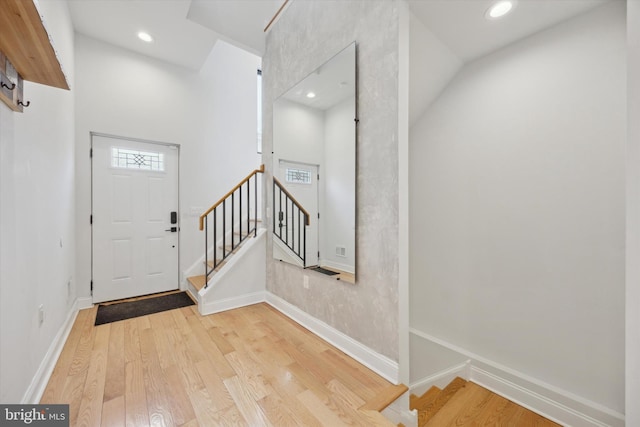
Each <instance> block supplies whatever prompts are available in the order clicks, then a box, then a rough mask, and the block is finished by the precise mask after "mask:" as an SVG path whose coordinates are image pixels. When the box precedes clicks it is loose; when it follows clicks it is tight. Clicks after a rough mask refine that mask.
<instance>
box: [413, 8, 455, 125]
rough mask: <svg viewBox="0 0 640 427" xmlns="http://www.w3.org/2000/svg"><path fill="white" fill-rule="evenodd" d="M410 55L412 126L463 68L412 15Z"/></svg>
mask: <svg viewBox="0 0 640 427" xmlns="http://www.w3.org/2000/svg"><path fill="white" fill-rule="evenodd" d="M409 52H410V56H409V87H410V88H411V90H410V91H409V112H410V113H409V123H410V125H411V126H413V125H414V124H415V123H416V122H417V121H418V119H419V118H420V117H421V116H422V115H423V114H424V113H425V111H426V110H427V108H429V105H431V103H432V102H433V101H434V100H435V99H436V98H437V97H438V95H440V93H441V92H442V91H443V90H444V89H445V87H446V86H447V85H448V84H449V82H450V81H451V79H452V78H453V77H454V76H455V75H456V73H457V72H458V71H459V70H460V68H462V60H461V59H460V58H458V57H457V56H456V55H455V54H454V53H453V52H452V51H451V49H449V48H448V47H447V46H446V45H445V44H444V43H442V41H440V39H438V37H436V35H435V34H433V33H432V32H431V31H430V30H429V29H428V28H427V27H426V26H425V25H424V24H423V23H422V22H421V21H420V20H419V19H418V17H417V16H416V15H415V14H413V13H410V14H409Z"/></svg>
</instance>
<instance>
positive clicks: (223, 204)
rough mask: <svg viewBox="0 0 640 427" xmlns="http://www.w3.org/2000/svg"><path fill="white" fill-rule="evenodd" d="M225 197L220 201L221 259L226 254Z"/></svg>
mask: <svg viewBox="0 0 640 427" xmlns="http://www.w3.org/2000/svg"><path fill="white" fill-rule="evenodd" d="M226 204H227V199H224V200H223V202H222V259H225V257H226V256H227V207H226Z"/></svg>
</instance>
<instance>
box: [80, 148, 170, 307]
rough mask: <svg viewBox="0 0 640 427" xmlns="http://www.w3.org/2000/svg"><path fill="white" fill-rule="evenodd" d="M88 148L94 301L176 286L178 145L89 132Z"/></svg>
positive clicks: (167, 289)
mask: <svg viewBox="0 0 640 427" xmlns="http://www.w3.org/2000/svg"><path fill="white" fill-rule="evenodd" d="M92 149H93V157H92V197H93V209H92V221H93V228H92V237H93V302H101V301H110V300H115V299H122V298H130V297H133V296H139V295H146V294H151V293H156V292H163V291H169V290H173V289H178V287H179V278H178V231H179V224H178V148H177V146H170V145H162V144H153V143H149V142H140V141H134V140H127V139H125V138H116V137H108V136H103V135H92ZM173 212H174V213H173Z"/></svg>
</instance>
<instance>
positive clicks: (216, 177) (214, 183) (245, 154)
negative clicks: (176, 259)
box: [76, 35, 260, 296]
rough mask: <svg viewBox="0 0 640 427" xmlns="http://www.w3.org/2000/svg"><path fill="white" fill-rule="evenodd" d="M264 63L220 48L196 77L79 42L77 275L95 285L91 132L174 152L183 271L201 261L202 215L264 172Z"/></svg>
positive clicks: (84, 291) (85, 290)
mask: <svg viewBox="0 0 640 427" xmlns="http://www.w3.org/2000/svg"><path fill="white" fill-rule="evenodd" d="M259 65H260V58H259V57H257V56H255V55H253V54H250V53H247V52H245V51H243V50H240V49H238V48H235V47H233V46H231V45H229V44H227V43H225V42H221V41H219V42H218V43H217V44H216V45H215V47H214V48H213V50H212V52H211V54H210V55H209V58H208V59H207V60H206V62H205V64H204V66H203V68H202V70H201V71H200V72H199V73H196V72H192V71H190V70H187V69H185V68H181V67H178V66H174V65H171V64H168V63H165V62H163V61H159V60H156V59H152V58H149V57H146V56H143V55H139V54H136V53H133V52H130V51H127V50H124V49H121V48H118V47H115V46H112V45H109V44H106V43H103V42H100V41H97V40H95V39H92V38H89V37H86V36H84V35H77V37H76V67H77V75H78V79H77V90H76V105H77V119H76V120H77V126H76V156H77V160H76V170H77V180H76V184H77V188H76V190H77V203H76V209H77V247H78V259H77V277H78V283H79V294H80V295H82V296H89V284H90V280H91V270H90V265H91V258H90V254H91V229H90V226H89V220H88V219H89V215H90V210H91V203H90V200H91V199H90V196H91V187H90V176H91V175H90V160H89V146H90V136H89V133H90V132H100V133H106V134H112V135H117V136H123V137H132V138H140V139H145V140H152V141H161V142H171V143H176V144H180V165H181V168H180V210H181V224H180V225H181V235H180V269H181V271H184V270H186V269H187V268H188V267H189V266H191V265H192V264H193V263H194V262H195V261H196V260H197V259H198V258H199V257H201V256H203V251H202V247H203V239H204V237H203V235H202V232H200V231H199V230H198V224H197V221H198V216H199V215H200V213H202V212H203V211H204V210H205V209H206V208H208V207H209V206H210V205H212V204H213V203H214V202H216V201H217V200H218V199H219V198H220V197H222V196H223V195H224V194H225V193H226V192H227V191H228V190H229V189H230V188H231V187H233V186H234V185H235V184H237V183H238V182H239V181H240V180H241V179H242V178H244V177H245V176H246V175H247V174H248V173H249V172H251V171H252V170H253V169H254V168H256V167H258V166H259V165H260V156H259V155H257V154H256V132H255V129H256V127H257V118H256V109H257V105H256V104H257V99H256V93H257V86H256V85H257V80H256V70H257V68H258V67H259Z"/></svg>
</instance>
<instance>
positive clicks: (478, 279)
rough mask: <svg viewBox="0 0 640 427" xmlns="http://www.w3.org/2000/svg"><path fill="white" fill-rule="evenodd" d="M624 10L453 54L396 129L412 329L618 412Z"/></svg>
mask: <svg viewBox="0 0 640 427" xmlns="http://www.w3.org/2000/svg"><path fill="white" fill-rule="evenodd" d="M624 22H625V10H624V4H623V3H620V2H615V3H614V4H612V5H609V6H605V7H603V8H599V9H596V10H594V11H592V12H590V13H587V14H585V15H582V16H580V17H577V18H575V19H573V20H570V21H567V22H566V23H563V24H561V25H559V26H556V27H553V28H551V29H549V30H546V31H543V32H541V33H538V34H536V35H534V36H532V37H530V38H528V39H525V40H523V41H520V42H518V43H516V44H513V45H511V46H509V47H507V48H505V49H503V50H500V51H498V52H496V53H494V54H491V55H488V56H487V57H484V58H481V59H479V60H477V61H475V62H473V63H471V64H468V65H467V66H465V67H464V69H463V70H462V71H461V72H460V73H459V74H458V75H457V76H456V78H455V79H454V80H453V82H452V83H451V84H450V85H449V87H448V88H447V90H446V91H445V92H444V93H442V94H441V95H440V97H439V98H438V99H437V100H436V101H435V102H434V103H433V104H432V105H431V107H430V108H429V109H428V110H427V113H426V114H425V115H424V116H423V117H422V118H421V119H420V121H419V122H418V123H416V125H415V126H414V127H413V129H412V133H411V155H410V159H411V160H410V161H411V164H410V173H411V189H410V191H411V230H412V231H411V236H412V239H411V258H410V261H411V326H412V327H413V328H416V329H417V330H419V331H421V332H424V333H426V334H429V335H431V336H434V337H436V338H439V339H441V340H444V341H446V342H448V343H450V344H452V345H454V346H457V347H460V348H462V349H465V350H466V351H468V352H472V353H474V354H477V355H480V356H482V357H483V358H485V359H488V360H491V361H494V362H496V363H498V364H501V365H502V366H506V367H508V368H509V369H512V370H515V371H518V372H520V373H522V374H524V375H526V376H528V377H530V378H534V379H536V380H538V381H541V382H543V383H546V384H549V385H551V386H553V387H556V388H557V389H560V390H564V391H566V392H569V393H573V394H574V395H577V396H579V397H580V398H582V399H587V400H588V401H592V402H596V403H597V404H599V405H602V406H603V407H606V408H609V409H610V410H612V411H617V412H618V413H623V412H624V369H623V367H624V350H623V349H624V301H625V300H624V280H625V278H624V233H625V228H624V209H625V194H624V191H625V190H624V189H625V182H624V181H625V175H624V170H625V157H624V156H625V153H624V150H625V146H624V143H625V137H626V120H625V118H626V105H625V104H626V97H625V91H626V85H625V81H626V80H625V77H626V71H625V70H626V63H625V55H626V47H625V24H624Z"/></svg>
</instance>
